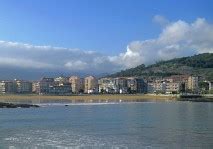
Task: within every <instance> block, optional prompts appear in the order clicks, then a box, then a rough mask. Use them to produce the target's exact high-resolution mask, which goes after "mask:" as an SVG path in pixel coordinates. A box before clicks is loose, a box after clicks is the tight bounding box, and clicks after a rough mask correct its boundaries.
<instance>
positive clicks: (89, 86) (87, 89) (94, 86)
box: [84, 76, 98, 93]
mask: <svg viewBox="0 0 213 149" xmlns="http://www.w3.org/2000/svg"><path fill="white" fill-rule="evenodd" d="M97 91H98V81H97V79H96V78H95V77H93V76H88V77H86V78H84V93H96V92H97Z"/></svg>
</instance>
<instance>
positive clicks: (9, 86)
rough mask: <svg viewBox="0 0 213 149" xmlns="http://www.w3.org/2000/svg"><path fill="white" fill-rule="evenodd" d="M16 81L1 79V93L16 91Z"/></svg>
mask: <svg viewBox="0 0 213 149" xmlns="http://www.w3.org/2000/svg"><path fill="white" fill-rule="evenodd" d="M16 90H17V88H16V82H14V81H0V93H1V94H6V93H16Z"/></svg>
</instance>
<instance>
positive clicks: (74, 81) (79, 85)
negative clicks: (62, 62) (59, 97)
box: [69, 76, 84, 93]
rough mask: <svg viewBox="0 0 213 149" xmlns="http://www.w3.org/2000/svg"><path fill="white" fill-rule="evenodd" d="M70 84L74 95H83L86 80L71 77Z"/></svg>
mask: <svg viewBox="0 0 213 149" xmlns="http://www.w3.org/2000/svg"><path fill="white" fill-rule="evenodd" d="M69 83H71V88H72V92H73V93H81V92H83V91H84V79H82V78H80V77H78V76H71V77H70V78H69Z"/></svg>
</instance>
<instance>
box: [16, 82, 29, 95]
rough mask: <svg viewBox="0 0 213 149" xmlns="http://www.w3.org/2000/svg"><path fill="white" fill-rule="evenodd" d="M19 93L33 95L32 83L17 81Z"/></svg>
mask: <svg viewBox="0 0 213 149" xmlns="http://www.w3.org/2000/svg"><path fill="white" fill-rule="evenodd" d="M15 83H16V89H17V90H16V91H17V93H32V82H30V81H23V80H15Z"/></svg>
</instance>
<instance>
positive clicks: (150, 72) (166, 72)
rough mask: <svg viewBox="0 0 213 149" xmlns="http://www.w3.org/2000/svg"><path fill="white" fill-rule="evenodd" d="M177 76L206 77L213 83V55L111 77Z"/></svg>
mask: <svg viewBox="0 0 213 149" xmlns="http://www.w3.org/2000/svg"><path fill="white" fill-rule="evenodd" d="M177 74H193V75H199V76H203V77H205V78H206V79H207V80H211V81H213V53H204V54H199V55H194V56H189V57H182V58H175V59H171V60H168V61H160V62H157V63H156V64H153V65H149V66H145V65H144V64H142V65H139V66H137V67H135V68H130V69H126V70H122V71H120V72H117V73H115V74H111V75H109V76H110V77H129V76H143V77H147V76H153V77H156V76H157V77H158V76H159V77H160V76H162V77H165V76H171V75H177Z"/></svg>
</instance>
